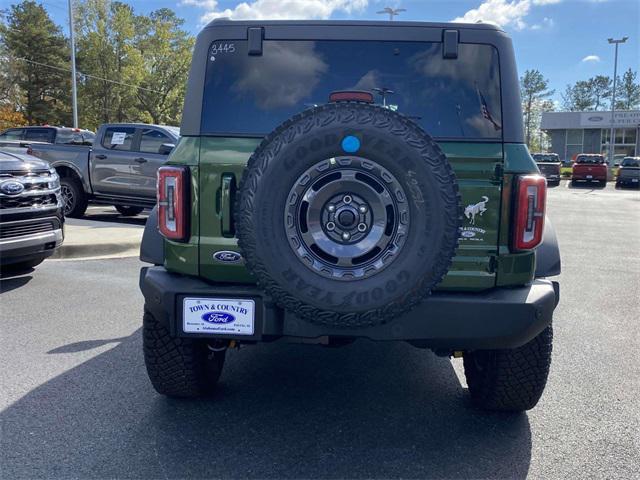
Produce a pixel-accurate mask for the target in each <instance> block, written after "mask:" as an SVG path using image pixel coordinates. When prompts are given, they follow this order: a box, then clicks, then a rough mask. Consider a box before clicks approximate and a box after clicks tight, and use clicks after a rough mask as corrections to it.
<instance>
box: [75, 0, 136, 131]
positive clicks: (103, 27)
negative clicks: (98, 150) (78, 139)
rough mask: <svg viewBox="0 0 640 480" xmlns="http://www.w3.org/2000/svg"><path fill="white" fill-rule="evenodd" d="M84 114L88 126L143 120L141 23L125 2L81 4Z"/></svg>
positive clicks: (79, 52)
mask: <svg viewBox="0 0 640 480" xmlns="http://www.w3.org/2000/svg"><path fill="white" fill-rule="evenodd" d="M74 16H75V21H76V29H77V32H78V39H77V64H78V71H79V72H81V74H80V80H81V81H80V85H79V95H78V96H79V101H78V103H79V110H80V117H81V119H82V124H83V125H84V126H87V127H90V128H95V127H96V126H97V125H98V124H100V123H109V122H125V121H135V120H141V118H140V113H139V112H138V109H137V108H136V102H137V98H136V90H137V84H138V83H139V79H140V73H139V71H140V70H141V69H142V68H143V65H142V62H141V58H140V55H139V53H138V52H137V50H136V48H135V46H134V37H135V28H136V18H135V15H134V13H133V9H132V8H131V7H130V6H129V5H126V4H124V3H121V2H110V1H108V0H86V1H84V2H78V3H77V4H76V12H75V15H74Z"/></svg>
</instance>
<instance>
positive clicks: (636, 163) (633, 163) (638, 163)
mask: <svg viewBox="0 0 640 480" xmlns="http://www.w3.org/2000/svg"><path fill="white" fill-rule="evenodd" d="M622 166H623V167H640V160H637V159H635V158H625V159H624V160H623V161H622Z"/></svg>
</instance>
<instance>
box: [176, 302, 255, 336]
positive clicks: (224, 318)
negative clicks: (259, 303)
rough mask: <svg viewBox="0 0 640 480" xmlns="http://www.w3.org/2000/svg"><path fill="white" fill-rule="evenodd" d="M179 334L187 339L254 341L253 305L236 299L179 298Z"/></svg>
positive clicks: (253, 303)
mask: <svg viewBox="0 0 640 480" xmlns="http://www.w3.org/2000/svg"><path fill="white" fill-rule="evenodd" d="M181 310H182V319H181V330H182V332H183V333H184V334H187V335H201V336H216V337H218V336H223V337H226V336H228V337H253V336H254V335H255V333H256V302H255V300H253V299H250V298H239V297H195V296H185V297H183V298H182V309H181Z"/></svg>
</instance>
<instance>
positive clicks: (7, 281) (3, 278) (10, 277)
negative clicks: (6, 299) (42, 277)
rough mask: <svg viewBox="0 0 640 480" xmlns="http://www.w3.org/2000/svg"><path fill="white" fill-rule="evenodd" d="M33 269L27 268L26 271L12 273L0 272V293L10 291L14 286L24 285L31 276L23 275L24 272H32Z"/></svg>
mask: <svg viewBox="0 0 640 480" xmlns="http://www.w3.org/2000/svg"><path fill="white" fill-rule="evenodd" d="M34 270H35V269H34V268H29V269H28V270H27V271H24V270H22V271H21V272H15V273H12V272H10V271H2V272H0V293H5V292H10V291H11V290H15V289H16V288H20V287H23V286H25V285H26V284H27V283H29V282H30V281H31V279H32V278H33V277H32V276H31V275H25V274H26V273H33V271H34Z"/></svg>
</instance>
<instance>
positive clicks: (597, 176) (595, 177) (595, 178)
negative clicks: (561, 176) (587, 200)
mask: <svg viewBox="0 0 640 480" xmlns="http://www.w3.org/2000/svg"><path fill="white" fill-rule="evenodd" d="M587 177H591V178H587ZM571 180H573V181H574V182H606V181H607V174H606V173H574V174H572V175H571Z"/></svg>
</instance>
